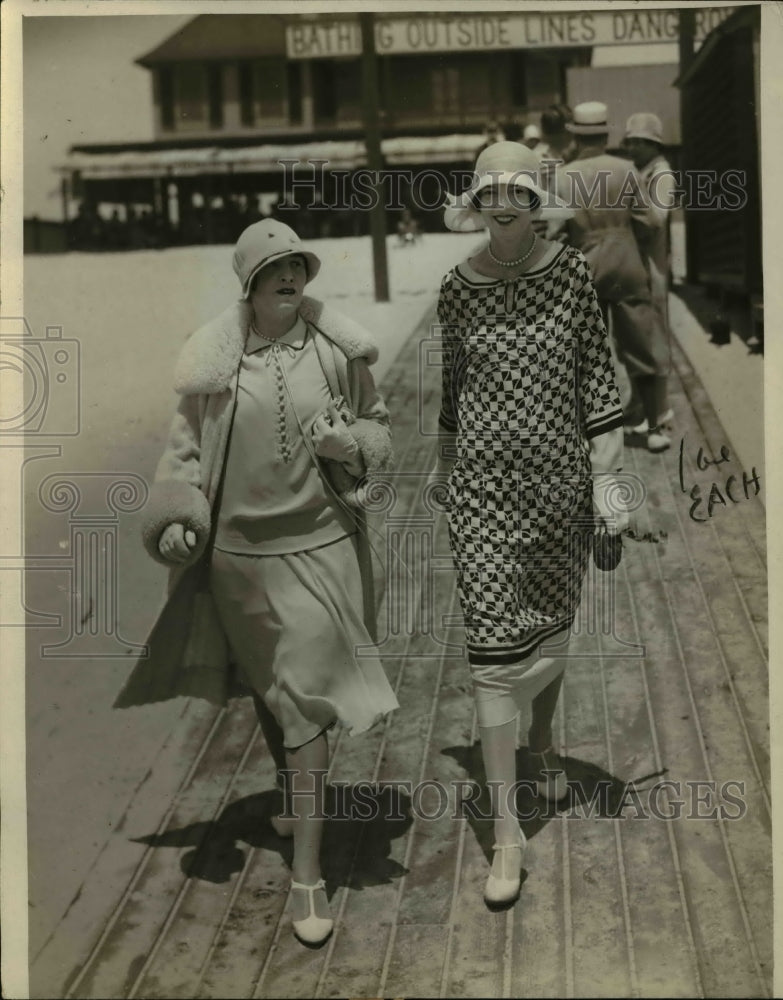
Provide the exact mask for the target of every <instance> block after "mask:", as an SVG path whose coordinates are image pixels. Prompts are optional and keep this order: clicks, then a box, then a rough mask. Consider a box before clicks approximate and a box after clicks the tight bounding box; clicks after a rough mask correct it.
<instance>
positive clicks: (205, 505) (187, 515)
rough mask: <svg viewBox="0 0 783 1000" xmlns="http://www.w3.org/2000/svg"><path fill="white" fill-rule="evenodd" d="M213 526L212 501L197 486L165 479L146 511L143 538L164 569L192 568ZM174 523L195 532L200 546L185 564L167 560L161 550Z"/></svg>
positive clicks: (155, 487) (153, 491)
mask: <svg viewBox="0 0 783 1000" xmlns="http://www.w3.org/2000/svg"><path fill="white" fill-rule="evenodd" d="M211 523H212V517H211V512H210V509H209V501H208V500H207V498H206V497H205V496H204V494H203V493H202V492H201V490H199V489H196V487H195V486H191V485H190V483H185V482H183V481H182V480H180V479H164V480H161V482H159V483H154V484H153V486H152V489H151V490H150V498H149V501H148V502H147V506H146V507H145V509H144V519H143V521H142V525H141V537H142V541H143V542H144V548H145V549H146V550H147V552H149V554H150V555H151V556H152V558H153V559H154V560H155V561H156V562H159V563H161V564H162V565H163V566H168V567H171V566H175V565H176V566H189V565H192V564H193V563H194V562H196V561H197V560H198V559H199V557H200V556H201V555H202V553H203V552H204V549H205V548H206V545H207V541H208V539H209V531H210V526H211ZM170 524H182V525H183V526H184V528H185V530H186V531H188V530H189V531H193V532H195V535H196V544H195V546H194V547H193V549H192V550H191V554H190V557H189V558H188V559H187V561H186V562H184V563H172V562H170V561H169V560H168V559H164V558H163V556H162V555H161V554H160V552H159V550H158V542H159V541H160V536H161V535H162V534H163V532H164V531H165V530H166V528H168V526H169V525H170Z"/></svg>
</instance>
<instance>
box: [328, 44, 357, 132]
mask: <svg viewBox="0 0 783 1000" xmlns="http://www.w3.org/2000/svg"><path fill="white" fill-rule="evenodd" d="M335 62H336V65H335V74H334V84H335V96H336V102H337V121H338V122H339V123H341V124H349V123H351V124H354V123H357V122H360V121H361V120H362V100H361V95H362V65H361V62H360V60H358V59H337V60H335Z"/></svg>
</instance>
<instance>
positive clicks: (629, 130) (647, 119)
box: [625, 111, 663, 145]
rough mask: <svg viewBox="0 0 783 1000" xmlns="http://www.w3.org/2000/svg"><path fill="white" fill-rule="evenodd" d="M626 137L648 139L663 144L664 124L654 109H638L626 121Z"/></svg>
mask: <svg viewBox="0 0 783 1000" xmlns="http://www.w3.org/2000/svg"><path fill="white" fill-rule="evenodd" d="M625 138H626V139H648V140H649V141H650V142H657V143H658V144H659V145H663V124H662V122H661V119H660V118H659V117H658V115H654V114H653V113H652V111H637V112H636V114H633V115H631V116H630V118H629V119H628V121H627V122H626V123H625Z"/></svg>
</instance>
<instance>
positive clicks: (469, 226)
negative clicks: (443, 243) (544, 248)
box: [443, 141, 574, 233]
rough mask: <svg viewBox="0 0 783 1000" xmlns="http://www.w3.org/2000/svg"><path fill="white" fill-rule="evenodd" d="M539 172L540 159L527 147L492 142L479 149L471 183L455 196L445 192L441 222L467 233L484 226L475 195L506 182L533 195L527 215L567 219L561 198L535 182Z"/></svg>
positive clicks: (568, 214) (520, 144) (510, 143)
mask: <svg viewBox="0 0 783 1000" xmlns="http://www.w3.org/2000/svg"><path fill="white" fill-rule="evenodd" d="M540 174H541V161H540V160H539V158H538V157H537V156H536V154H535V153H534V152H533V150H532V149H528V147H527V146H523V145H522V143H519V142H507V141H503V142H495V143H493V144H492V145H491V146H487V148H486V149H485V150H483V151H482V152H481V153H480V154H479V157H478V159H477V160H476V166H475V169H474V173H473V183H472V184H471V186H470V187H469V188H467V189H466V190H465V191H463V192H462V194H459V195H451V194H447V195H446V205H445V206H444V212H443V221H444V223H445V225H446V228H447V229H450V230H452V232H456V233H470V232H475V231H477V230H479V229H484V228H485V224H484V220H483V219H482V218H481V214H480V212H479V211H478V209H477V208H476V204H475V198H476V195H477V194H478V193H479V192H480V191H483V190H484V189H485V188H488V187H492V186H493V185H495V184H508V185H510V186H511V185H513V186H514V187H521V188H527V190H528V191H530V192H531V194H533V195H535V198H536V199H537V204H536V206H535V208H533V209H532V211H531V214H532V216H533V218H534V219H569V218H571V216H572V215H573V214H574V213H573V212H572V211H570V210H569V209H568V208H567V207H566V204H565V202H564V201H562V200H561V199H560V198H558V197H557V195H555V194H553V193H552V192H550V191H545V190H544V188H542V187H541V186H540V185H539V184H538V181H537V178H538V177H539V175H540Z"/></svg>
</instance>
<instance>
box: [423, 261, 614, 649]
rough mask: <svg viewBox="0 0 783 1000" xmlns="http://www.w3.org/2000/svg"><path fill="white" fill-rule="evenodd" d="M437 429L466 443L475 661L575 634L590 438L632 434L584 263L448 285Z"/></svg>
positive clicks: (465, 528) (467, 614)
mask: <svg viewBox="0 0 783 1000" xmlns="http://www.w3.org/2000/svg"><path fill="white" fill-rule="evenodd" d="M438 320H439V323H440V325H441V331H440V332H441V336H442V337H443V346H444V359H443V360H444V366H443V395H442V406H441V412H440V418H439V423H440V427H441V428H442V430H444V431H446V432H451V433H456V436H457V437H456V440H457V461H456V463H455V465H454V467H453V470H452V473H451V476H450V478H449V534H450V542H451V548H452V553H453V555H454V559H455V563H456V567H457V577H458V586H459V593H460V600H461V605H462V611H463V615H464V619H465V627H466V638H467V646H468V655H469V660H470V663H471V665H475V666H480V665H482V664H486V665H491V664H511V663H516V662H521V661H523V660H524V659H525V658H526V657H529V656H530V655H531V654H532V653H535V652H536V651H537V648H538V646H539V645H540V644H541V643H542V642H545V641H546V640H548V639H551V638H553V637H554V636H555V635H556V634H557V633H558V632H562V631H563V630H564V629H568V628H570V627H571V624H572V623H573V619H574V616H575V614H576V610H577V608H578V606H579V601H580V597H581V588H582V581H583V578H584V574H585V569H586V566H587V559H588V557H589V553H590V548H589V542H588V535H587V533H586V532H585V531H584V530H583V529H584V527H585V525H586V522H587V523H589V518H590V517H591V515H592V483H591V477H590V472H591V466H590V446H589V443H588V442H589V439H590V438H591V437H595V436H596V435H598V434H602V433H605V432H606V431H609V430H612V429H614V428H616V427H619V426H622V408H621V405H620V397H619V393H618V390H617V386H616V384H615V377H614V368H613V364H612V360H611V355H610V352H609V346H608V341H607V334H606V328H605V326H604V322H603V318H602V315H601V311H600V308H599V305H598V300H597V298H596V294H595V291H594V289H593V284H592V279H591V276H590V271H589V268H588V265H587V262H586V260H585V258H584V256H583V255H582V254H581V253H580V251H578V250H575V249H573V248H572V247H562V248H561V249H559V250H558V252H557V253H556V254H555V256H554V257H553V258H550V259H549V260H548V262H546V263H543V264H541V265H540V266H539V267H538V268H536V269H533V270H531V271H528V272H527V273H526V274H524V275H523V276H521V277H519V278H514V279H511V280H496V279H491V278H486V277H484V276H482V275H480V274H478V273H477V272H476V271H474V270H473V269H472V268H471V267H470V265H469V264H467V263H463V264H460V265H458V266H457V267H455V268H454V269H453V270H451V271H450V272H449V273H448V274H447V275H446V276H445V278H444V279H443V281H442V283H441V289H440V298H439V301H438Z"/></svg>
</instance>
